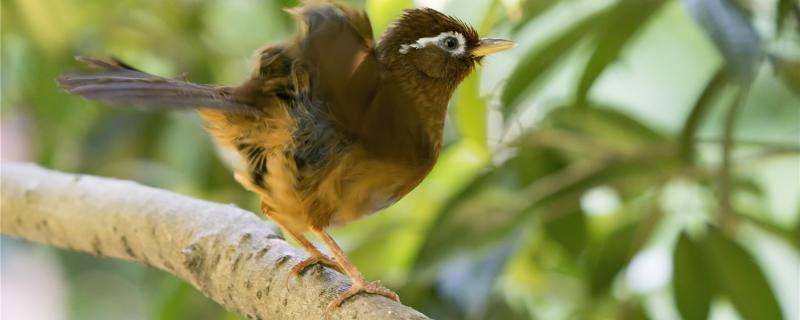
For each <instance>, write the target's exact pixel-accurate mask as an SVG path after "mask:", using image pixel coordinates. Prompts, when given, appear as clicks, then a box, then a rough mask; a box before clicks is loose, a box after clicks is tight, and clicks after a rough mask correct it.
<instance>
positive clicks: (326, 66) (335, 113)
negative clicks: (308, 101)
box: [291, 1, 381, 131]
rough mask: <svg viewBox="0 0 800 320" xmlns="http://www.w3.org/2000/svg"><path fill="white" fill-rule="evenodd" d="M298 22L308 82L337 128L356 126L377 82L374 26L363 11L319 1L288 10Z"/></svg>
mask: <svg viewBox="0 0 800 320" xmlns="http://www.w3.org/2000/svg"><path fill="white" fill-rule="evenodd" d="M291 12H292V13H293V15H294V16H295V17H296V19H297V20H298V22H299V23H300V26H301V32H300V33H299V39H297V40H298V41H299V43H300V49H301V52H302V59H303V60H304V62H305V63H306V64H307V65H308V66H309V67H310V71H311V74H312V76H313V77H312V87H313V89H314V90H317V91H318V93H320V94H321V95H320V99H321V100H323V101H325V104H327V109H328V113H329V114H330V116H331V118H332V120H334V121H335V122H336V123H337V124H338V125H339V127H340V128H342V129H344V130H346V131H353V130H358V129H359V128H360V126H361V121H362V120H363V118H364V114H365V113H366V112H367V111H368V109H369V106H370V105H371V103H372V100H373V99H374V96H375V93H376V92H377V89H378V86H379V83H380V73H381V72H380V64H379V63H378V60H377V58H376V56H375V52H374V50H373V49H374V45H375V40H374V38H373V36H372V25H371V24H370V21H369V17H367V14H366V12H364V11H361V10H357V9H354V8H351V7H348V6H346V5H342V4H337V3H332V2H327V1H322V2H320V1H317V2H314V3H308V4H306V5H305V6H303V7H301V8H298V9H294V10H292V11H291Z"/></svg>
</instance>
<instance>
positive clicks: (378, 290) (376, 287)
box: [327, 281, 400, 314]
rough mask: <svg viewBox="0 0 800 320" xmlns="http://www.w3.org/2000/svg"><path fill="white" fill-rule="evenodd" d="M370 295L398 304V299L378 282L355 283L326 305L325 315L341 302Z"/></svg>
mask: <svg viewBox="0 0 800 320" xmlns="http://www.w3.org/2000/svg"><path fill="white" fill-rule="evenodd" d="M362 292H363V293H371V294H377V295H382V296H384V297H387V298H389V299H392V300H394V301H397V302H400V297H399V296H397V294H396V293H394V291H392V290H389V289H387V288H386V287H384V286H382V285H381V282H380V281H373V282H366V281H363V282H355V283H353V285H352V286H350V288H349V289H347V291H345V292H342V293H340V294H339V295H338V296H337V297H336V299H334V300H333V301H332V302H331V303H330V304H328V308H327V313H328V314H330V312H331V311H332V310H333V309H335V308H336V307H338V306H340V305H341V304H342V303H343V302H345V301H346V300H347V299H350V298H352V297H354V296H355V295H357V294H359V293H362Z"/></svg>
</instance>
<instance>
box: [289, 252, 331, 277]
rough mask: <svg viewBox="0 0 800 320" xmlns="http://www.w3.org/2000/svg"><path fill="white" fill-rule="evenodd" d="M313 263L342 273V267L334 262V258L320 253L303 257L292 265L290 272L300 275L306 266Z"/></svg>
mask: <svg viewBox="0 0 800 320" xmlns="http://www.w3.org/2000/svg"><path fill="white" fill-rule="evenodd" d="M315 264H319V265H323V266H326V267H328V268H331V269H333V270H336V271H339V272H340V273H344V269H342V266H340V265H339V263H338V262H336V260H333V258H331V257H328V256H326V255H324V254H322V253H320V254H316V255H312V256H310V257H308V258H305V259H303V261H300V262H298V263H297V264H296V265H294V266H293V267H292V274H294V275H300V274H302V273H303V272H304V271H305V270H306V268H308V267H310V266H313V265H315Z"/></svg>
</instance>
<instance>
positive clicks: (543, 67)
mask: <svg viewBox="0 0 800 320" xmlns="http://www.w3.org/2000/svg"><path fill="white" fill-rule="evenodd" d="M602 12H603V11H601V12H596V13H594V14H592V15H589V16H587V17H585V18H583V19H582V20H580V21H578V22H576V23H575V24H573V25H572V26H570V27H569V28H567V29H566V30H565V31H564V32H563V33H561V34H558V35H555V36H553V38H552V40H550V41H549V42H547V43H545V44H543V45H542V46H540V47H537V48H535V49H533V50H531V51H529V52H527V53H526V54H525V56H523V57H522V59H521V60H520V62H519V64H518V65H517V67H516V68H514V71H513V72H512V73H511V75H510V76H509V77H508V81H507V82H506V86H505V89H504V90H503V95H502V102H503V114H504V115H505V116H509V115H511V114H513V113H514V112H515V111H516V109H517V107H518V106H519V103H521V102H522V100H523V99H524V98H525V96H527V95H529V94H532V93H533V92H534V91H535V90H537V89H538V87H539V86H540V85H541V83H542V82H543V81H544V78H546V76H547V74H548V73H549V71H551V70H552V69H553V67H555V66H556V65H557V64H558V63H559V62H560V61H561V60H562V59H563V58H565V57H566V56H567V53H568V52H569V51H570V50H571V49H572V48H574V47H575V46H576V45H577V44H578V42H579V41H580V40H582V39H584V38H585V37H586V36H587V35H588V34H590V31H591V30H592V29H593V28H596V26H597V24H598V23H600V21H601V19H600V18H601V17H602Z"/></svg>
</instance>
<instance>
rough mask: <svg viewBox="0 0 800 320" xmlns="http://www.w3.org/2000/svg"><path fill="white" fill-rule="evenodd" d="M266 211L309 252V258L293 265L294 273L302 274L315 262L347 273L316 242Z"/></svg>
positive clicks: (271, 218)
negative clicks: (318, 247) (320, 249)
mask: <svg viewBox="0 0 800 320" xmlns="http://www.w3.org/2000/svg"><path fill="white" fill-rule="evenodd" d="M266 212H267V216H268V217H269V218H270V220H272V221H273V222H275V223H276V224H278V225H279V226H280V227H281V228H283V230H286V232H287V233H289V234H290V235H291V236H292V238H294V239H295V240H297V243H299V244H300V245H301V246H303V249H305V250H306V253H308V258H305V259H303V261H300V262H298V263H297V264H295V265H294V266H293V267H292V274H295V275H298V274H301V273H303V271H305V269H306V268H308V267H310V266H312V265H315V264H320V265H323V266H326V267H329V268H331V269H334V270H336V271H339V272H341V273H345V270H344V269H342V267H341V266H340V265H339V264H338V263H337V262H336V261H335V260H333V259H331V258H330V257H328V256H326V255H325V254H324V253H322V252H320V251H319V249H317V247H315V246H314V244H313V243H311V241H309V240H308V238H306V236H305V235H303V233H302V232H298V231H295V230H294V229H292V228H289V225H288V224H287V223H283V222H281V220H280V219H279V218H277V217H276V216H275V215H271V214H269V211H266Z"/></svg>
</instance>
